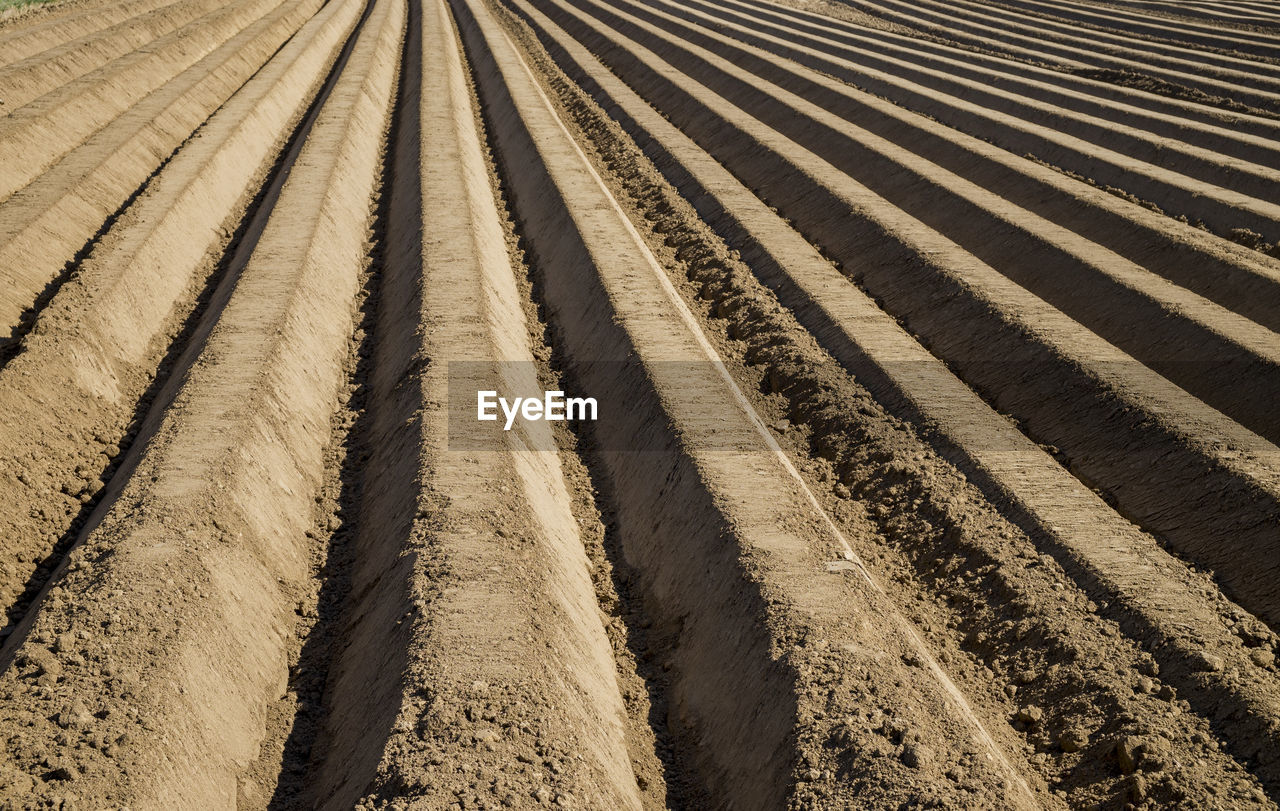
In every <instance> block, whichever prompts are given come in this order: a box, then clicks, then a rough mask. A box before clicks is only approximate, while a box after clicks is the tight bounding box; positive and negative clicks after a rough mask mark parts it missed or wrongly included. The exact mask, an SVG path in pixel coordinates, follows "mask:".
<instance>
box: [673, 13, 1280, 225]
mask: <svg viewBox="0 0 1280 811" xmlns="http://www.w3.org/2000/svg"><path fill="white" fill-rule="evenodd" d="M665 10H668V11H670V8H667V9H665ZM698 10H701V13H698ZM672 13H677V14H678V15H679V16H680V17H682V18H684V19H688V20H690V21H691V22H695V23H698V24H699V25H703V26H707V25H708V24H710V25H711V26H712V27H713V30H716V31H717V32H718V33H723V34H727V35H729V36H732V37H734V38H736V39H739V40H742V41H743V42H747V43H750V44H752V45H755V46H757V47H760V48H762V49H764V50H766V51H769V52H770V53H773V54H776V55H779V56H784V57H786V58H788V59H792V60H795V61H796V62H799V63H800V64H803V65H806V66H808V67H811V68H814V69H815V70H819V71H822V72H824V73H827V74H829V75H832V76H836V77H838V78H841V79H844V80H846V81H849V82H850V83H852V84H855V85H856V86H858V87H860V88H862V89H865V90H868V91H870V92H872V93H875V94H877V95H880V96H883V97H884V98H887V99H889V100H891V101H893V102H894V103H896V104H900V105H902V106H905V107H907V108H909V109H911V110H915V111H917V112H921V113H924V114H926V115H929V116H932V117H933V118H935V119H936V120H938V121H940V122H942V123H944V124H947V125H949V126H953V127H956V128H958V129H961V130H963V131H965V132H968V133H970V134H973V135H976V136H978V137H980V138H983V139H985V140H988V141H990V142H991V143H994V144H996V145H998V146H1001V147H1003V148H1005V149H1008V150H1009V151H1011V152H1014V153H1015V154H1020V155H1021V154H1027V153H1030V154H1033V155H1035V156H1036V157H1038V158H1040V159H1042V160H1046V161H1048V162H1050V163H1053V164H1056V165H1059V166H1061V167H1063V168H1065V169H1070V170H1073V171H1075V172H1077V173H1081V174H1084V175H1086V176H1088V177H1089V178H1090V179H1091V180H1094V181H1097V182H1098V183H1100V184H1103V185H1110V186H1117V187H1120V188H1123V189H1125V190H1126V191H1129V192H1131V193H1133V194H1137V195H1138V196H1140V197H1144V198H1145V199H1147V200H1150V201H1153V202H1157V203H1159V204H1160V205H1161V206H1162V207H1163V208H1165V209H1166V210H1171V211H1172V213H1174V214H1178V213H1181V214H1183V215H1185V216H1189V217H1191V218H1193V219H1194V218H1199V219H1204V220H1206V223H1208V224H1211V225H1216V227H1217V228H1218V229H1219V231H1220V232H1222V233H1227V232H1228V231H1229V230H1230V228H1232V227H1235V226H1234V225H1231V223H1233V222H1236V221H1237V217H1238V216H1239V215H1238V214H1237V212H1236V208H1235V205H1233V204H1228V207H1227V208H1226V209H1225V211H1219V212H1218V213H1217V214H1216V216H1215V215H1213V214H1208V215H1206V213H1205V211H1204V209H1203V208H1201V206H1200V199H1201V198H1202V197H1204V196H1206V195H1207V196H1208V197H1209V198H1214V197H1217V198H1218V199H1219V200H1221V199H1223V196H1224V195H1229V196H1230V197H1232V198H1233V199H1235V200H1237V201H1239V200H1240V199H1241V197H1244V196H1247V197H1252V198H1255V199H1256V200H1257V201H1258V202H1260V203H1263V205H1264V206H1265V205H1266V202H1265V201H1268V200H1274V199H1277V197H1278V196H1280V171H1277V170H1276V169H1275V168H1273V167H1271V166H1268V165H1266V164H1255V163H1252V162H1250V161H1248V160H1247V159H1239V160H1228V159H1227V157H1226V156H1225V155H1224V154H1223V153H1221V152H1218V151H1216V150H1214V149H1209V148H1205V147H1202V146H1199V142H1200V141H1201V140H1202V139H1201V138H1200V135H1201V128H1195V127H1192V126H1190V122H1186V121H1185V120H1180V121H1179V125H1180V126H1179V132H1178V137H1179V138H1181V140H1172V139H1170V138H1167V137H1159V136H1156V135H1155V134H1152V133H1148V132H1146V131H1145V130H1143V129H1140V128H1138V127H1130V126H1127V125H1125V124H1124V123H1122V122H1123V119H1124V118H1125V111H1123V110H1114V109H1113V108H1111V107H1109V106H1105V105H1104V106H1103V107H1102V108H1101V109H1100V110H1099V113H1100V114H1099V115H1087V114H1086V115H1082V114H1080V112H1079V111H1070V110H1069V109H1067V108H1064V106H1063V103H1062V102H1063V98H1062V97H1063V95H1064V94H1063V93H1062V91H1059V90H1056V89H1055V88H1053V87H1051V86H1048V85H1045V84H1043V83H1039V84H1038V86H1037V85H1033V86H1032V87H1031V88H1030V89H1031V90H1032V92H1034V93H1036V95H1037V96H1038V97H1031V96H1027V95H1022V94H1020V93H1016V92H1010V91H1009V90H1007V89H1005V88H1006V86H1007V84H1008V83H1007V82H1005V81H1004V80H1003V79H1004V77H1003V76H1002V75H1001V74H1000V73H998V72H996V71H983V72H980V73H979V74H978V75H977V76H976V77H975V78H974V79H972V80H970V79H963V78H957V77H956V76H955V75H954V73H955V71H954V66H953V63H950V62H940V63H938V64H936V67H935V66H933V65H922V64H920V63H921V62H922V61H924V60H921V59H920V58H919V57H918V56H917V55H915V54H907V53H904V54H902V57H901V58H898V57H894V56H888V57H881V56H880V55H879V54H878V53H875V52H872V51H868V50H865V49H862V48H858V47H856V46H853V45H852V44H848V45H844V46H842V45H841V43H838V42H836V41H834V40H831V39H827V38H826V37H823V36H818V35H811V34H805V33H802V32H799V31H796V30H795V27H794V26H793V25H791V23H790V21H786V18H785V17H784V16H783V15H770V16H771V17H773V18H774V19H775V20H777V22H773V21H770V20H766V19H762V17H761V16H760V15H747V14H743V13H741V12H740V11H737V10H735V9H734V8H733V7H732V6H728V5H721V6H714V5H711V4H707V3H697V4H694V6H693V7H684V10H683V12H672ZM784 21H786V22H785V24H784ZM1233 138H1234V136H1233ZM1190 140H1194V141H1196V143H1195V144H1192V143H1188V141H1190ZM1236 146H1237V148H1242V147H1243V148H1246V149H1247V148H1248V145H1246V144H1240V143H1237V144H1236ZM1259 146H1262V149H1261V150H1259V152H1260V153H1261V154H1259V157H1260V158H1263V159H1264V160H1268V161H1271V162H1273V163H1274V162H1276V161H1277V160H1280V150H1278V149H1277V144H1276V142H1274V141H1263V142H1262V144H1260V145H1259ZM1161 170H1168V171H1167V172H1165V171H1161ZM1188 181H1190V183H1191V185H1188ZM1195 181H1203V184H1201V183H1196V182H1195ZM1237 195H1239V196H1240V197H1237ZM1246 205H1247V204H1246ZM1276 215H1277V212H1276V211H1271V210H1266V211H1265V213H1263V214H1262V216H1261V218H1260V221H1261V222H1262V223H1263V227H1269V228H1271V229H1275V228H1277V227H1280V226H1276V225H1275V223H1274V220H1275V219H1276ZM1246 216H1247V215H1246Z"/></svg>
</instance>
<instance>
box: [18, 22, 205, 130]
mask: <svg viewBox="0 0 1280 811" xmlns="http://www.w3.org/2000/svg"><path fill="white" fill-rule="evenodd" d="M207 12H208V5H207V4H204V3H201V2H199V0H179V2H177V3H173V4H171V5H166V6H161V7H159V8H154V9H151V10H149V11H147V12H145V13H142V14H139V15H138V16H136V17H133V18H131V19H128V20H125V21H123V22H121V23H119V24H117V25H114V26H112V27H110V28H107V29H105V30H103V31H99V32H95V33H94V34H93V35H92V36H89V37H85V38H83V39H79V40H74V41H71V42H67V43H65V44H62V45H60V46H58V47H56V48H52V49H50V50H49V51H46V52H44V53H41V54H38V55H36V56H33V57H31V58H29V59H24V60H22V61H21V62H18V63H16V64H13V65H9V66H7V67H5V68H0V115H3V114H7V113H10V112H12V111H14V110H18V109H21V108H22V107H23V106H24V105H26V104H27V103H28V102H30V101H31V100H33V99H35V98H38V97H39V96H41V95H42V94H44V93H47V92H49V91H51V90H54V89H56V88H58V87H60V86H62V85H64V84H66V83H67V82H70V81H72V80H74V79H77V78H79V77H80V76H83V75H84V74H86V73H88V72H89V71H91V70H94V69H96V68H99V67H101V66H102V65H104V64H106V63H107V62H110V61H112V60H114V59H117V58H119V57H121V56H124V55H125V54H128V53H131V52H132V51H135V50H137V49H139V48H142V47H144V46H146V45H148V44H150V43H151V42H153V41H154V40H156V39H157V38H159V37H162V36H164V35H165V34H168V33H169V32H171V31H173V30H175V29H177V28H179V27H180V26H184V25H186V24H187V23H189V22H191V21H192V20H195V19H196V18H198V17H201V16H203V15H204V14H206V13H207Z"/></svg>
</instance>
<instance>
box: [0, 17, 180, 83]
mask: <svg viewBox="0 0 1280 811" xmlns="http://www.w3.org/2000/svg"><path fill="white" fill-rule="evenodd" d="M172 1H173V0H130V2H125V3H101V2H98V3H90V4H81V5H80V7H78V8H76V7H71V8H67V9H66V11H64V8H66V4H58V5H54V6H51V7H46V8H45V9H42V14H41V16H40V18H39V20H38V21H35V22H30V23H27V24H25V25H12V26H9V27H7V28H0V67H4V68H8V66H10V65H13V64H15V63H18V62H21V61H22V60H24V59H27V58H29V57H32V56H35V55H37V54H41V53H45V52H51V51H54V50H55V49H57V48H60V47H64V46H66V45H67V44H68V43H71V42H76V41H79V40H83V41H92V40H93V39H94V38H95V35H96V34H97V33H98V32H100V31H102V30H104V29H107V28H110V27H112V26H115V25H119V24H121V23H125V22H128V21H129V20H131V19H133V18H136V17H139V16H141V15H143V14H147V13H148V12H151V11H153V10H155V9H159V8H163V7H164V6H165V5H168V4H169V3H171V2H172Z"/></svg>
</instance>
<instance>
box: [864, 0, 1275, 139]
mask: <svg viewBox="0 0 1280 811" xmlns="http://www.w3.org/2000/svg"><path fill="white" fill-rule="evenodd" d="M843 1H844V2H846V3H847V4H848V5H849V6H850V7H852V8H855V9H858V10H859V11H864V12H866V13H868V14H872V15H875V16H877V17H880V18H882V19H885V20H889V21H892V22H895V23H898V24H901V25H906V26H908V27H910V28H915V29H917V30H919V29H921V28H922V27H923V29H925V30H928V31H932V32H935V33H937V34H938V35H939V36H942V37H945V38H946V39H948V40H950V41H954V42H963V43H966V44H970V45H976V46H978V47H981V48H985V49H988V50H992V51H996V52H998V53H1007V54H1011V55H1014V56H1017V57H1019V58H1023V59H1030V60H1033V61H1035V62H1037V63H1048V64H1057V65H1061V66H1063V67H1066V68H1075V69H1080V68H1088V67H1094V68H1107V69H1113V70H1120V71H1131V72H1133V73H1136V74H1139V75H1146V76H1153V77H1156V78H1158V79H1161V80H1166V81H1169V82H1173V83H1176V84H1178V85H1181V86H1183V87H1189V88H1193V89H1196V90H1199V91H1201V92H1204V93H1207V94H1209V95H1212V96H1220V97H1223V98H1227V99H1234V100H1235V101H1238V102H1243V103H1245V104H1249V105H1252V106H1254V107H1258V108H1260V109H1262V110H1266V111H1268V112H1270V113H1272V114H1276V113H1280V92H1278V91H1280V82H1277V80H1276V79H1274V78H1272V77H1269V76H1261V75H1256V74H1254V73H1253V72H1252V71H1246V70H1241V69H1235V70H1231V69H1226V68H1213V69H1212V71H1210V69H1209V68H1210V66H1205V65H1203V64H1200V63H1197V62H1191V61H1188V60H1175V59H1171V58H1164V57H1159V56H1156V55H1154V54H1148V53H1142V54H1141V58H1126V57H1124V56H1118V55H1113V54H1112V53H1111V52H1110V51H1108V50H1107V49H1106V48H1103V47H1098V48H1093V49H1090V48H1084V47H1078V46H1074V45H1066V44H1061V43H1056V42H1052V41H1049V40H1046V39H1043V38H1040V37H1036V36H1029V35H1023V34H1018V33H1016V32H1013V31H1009V30H1005V29H1002V28H999V27H996V26H990V25H983V24H980V23H972V22H968V21H966V20H964V19H962V18H959V17H954V16H952V15H950V14H947V13H945V12H942V11H935V10H934V9H933V8H932V7H931V6H927V5H926V6H921V5H913V6H911V7H909V8H908V7H907V6H906V5H905V4H901V3H898V2H897V1H896V0H874V1H873V0H843ZM1130 44H1131V45H1134V43H1130ZM1135 49H1136V48H1128V49H1125V50H1124V51H1123V52H1124V53H1130V54H1132V53H1133V52H1134V50H1135ZM1135 56H1137V54H1135Z"/></svg>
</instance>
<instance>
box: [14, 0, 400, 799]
mask: <svg viewBox="0 0 1280 811" xmlns="http://www.w3.org/2000/svg"><path fill="white" fill-rule="evenodd" d="M402 24H403V6H402V5H401V4H399V3H395V2H390V1H388V2H381V3H378V4H376V5H375V6H374V8H373V12H372V15H371V16H370V17H369V19H368V23H367V24H366V25H365V26H364V27H363V28H362V29H361V32H360V34H359V39H358V40H357V41H356V43H355V46H354V48H353V49H352V50H351V51H350V58H349V59H348V60H347V62H346V66H345V69H343V70H342V72H341V74H340V75H339V77H338V80H337V82H336V84H334V86H333V89H332V92H330V93H329V95H328V98H327V99H326V101H325V104H324V107H323V108H322V109H321V111H320V114H319V117H318V118H317V120H316V123H315V126H314V127H313V128H312V130H311V133H310V135H309V137H308V138H307V140H306V143H305V145H304V146H303V149H302V151H301V153H300V154H299V156H298V159H297V162H296V163H295V164H294V165H293V167H292V169H291V171H290V174H289V178H288V180H287V181H286V183H285V184H284V187H283V189H282V191H281V193H280V200H279V203H278V204H277V205H276V207H275V209H274V212H273V216H272V217H271V219H270V220H269V221H268V223H267V225H266V228H265V230H264V231H263V234H262V236H261V239H259V240H258V242H257V245H256V248H255V251H254V255H253V257H252V258H251V259H250V261H249V263H248V265H247V266H246V268H245V269H244V272H243V273H242V274H241V276H240V278H239V280H238V283H237V285H236V289H235V291H234V292H233V293H232V295H231V297H230V300H229V301H228V303H227V305H226V307H225V309H224V310H222V312H221V314H220V317H219V318H218V321H217V324H216V325H215V327H214V328H213V330H212V332H211V333H210V335H209V338H208V341H207V342H206V343H205V345H204V348H203V350H202V352H201V354H200V358H199V359H198V360H197V362H196V363H195V364H194V365H193V366H192V368H191V370H190V371H189V372H188V373H187V375H186V378H185V380H184V381H183V385H182V387H181V389H180V391H179V392H178V394H177V396H176V398H175V399H174V401H173V403H172V404H171V405H170V406H169V407H168V408H167V409H165V411H164V413H163V414H162V415H160V419H159V425H158V426H157V428H156V430H155V433H154V435H153V436H151V437H150V438H149V439H148V442H147V447H146V449H145V452H144V453H143V454H142V455H141V458H140V459H139V460H138V463H137V467H136V469H135V470H133V472H132V475H131V476H130V478H129V480H128V482H127V483H126V485H125V487H124V489H123V491H122V492H121V493H120V495H119V496H118V497H117V498H115V499H113V500H112V502H111V503H109V504H104V505H102V507H101V508H100V510H101V512H103V513H104V514H103V515H102V520H101V523H100V524H98V525H97V526H96V527H95V528H94V529H93V530H92V532H91V533H90V534H89V535H88V537H87V538H86V540H85V543H84V545H83V546H81V547H80V548H79V549H78V550H77V551H76V552H75V553H74V554H73V556H72V561H71V564H70V566H69V567H68V571H67V574H66V575H65V577H63V578H62V579H60V580H59V581H58V582H57V583H55V584H54V586H53V587H52V588H51V589H50V590H49V592H48V594H47V595H46V596H45V598H44V600H43V602H42V603H41V609H40V611H39V612H38V614H37V615H36V618H35V621H34V623H32V627H31V628H30V631H29V633H28V634H27V635H26V637H25V638H24V639H23V640H22V642H21V644H20V645H18V646H17V648H16V650H14V651H13V653H14V657H13V659H12V666H10V667H8V668H7V670H6V672H5V674H4V677H3V679H2V681H3V686H2V687H0V691H2V692H3V693H4V694H5V695H6V696H7V697H8V698H7V704H6V710H7V713H8V714H9V715H10V717H11V719H12V720H11V723H12V724H13V729H14V730H15V733H14V734H13V735H11V736H10V737H9V738H8V739H7V741H6V745H7V746H8V751H9V757H10V763H11V764H12V768H16V769H18V770H19V772H18V773H17V774H16V775H11V776H10V777H9V781H8V788H7V789H6V790H7V791H8V792H9V796H10V797H13V798H14V799H15V800H17V801H20V802H21V801H24V800H26V799H29V798H32V797H42V798H49V797H52V796H55V795H60V796H62V797H64V798H65V797H66V796H67V795H71V796H73V797H74V798H76V799H75V800H74V802H80V803H83V804H85V805H90V806H95V807H96V806H102V805H105V804H115V805H119V804H125V805H130V806H137V807H228V806H230V805H233V804H234V803H235V798H236V796H237V791H238V787H237V779H238V777H239V776H240V774H241V773H242V771H243V770H244V769H245V768H246V767H247V766H248V765H249V763H251V762H252V761H253V760H254V758H256V757H257V755H258V745H259V743H260V742H261V740H262V739H263V736H264V734H265V733H264V724H265V711H266V708H267V707H268V705H270V704H271V703H272V702H274V701H275V700H276V699H277V698H278V696H279V695H280V692H281V687H282V684H283V682H284V679H285V677H286V675H287V674H286V650H285V649H286V644H285V634H286V632H287V629H288V628H289V627H290V626H291V623H290V621H289V618H290V617H292V616H293V610H294V606H295V604H296V600H297V595H298V593H299V592H300V591H301V590H302V589H303V588H304V586H303V584H304V583H305V581H306V580H307V579H308V577H309V573H310V572H309V566H308V563H309V558H310V550H309V548H308V544H309V541H307V539H306V538H305V535H304V531H305V530H306V529H307V528H308V526H309V525H310V523H311V516H312V508H313V504H314V500H313V499H314V493H315V492H316V491H317V489H318V486H319V484H320V481H319V480H320V478H321V473H322V470H323V465H322V454H323V449H324V444H325V442H326V441H327V440H328V438H329V416H330V414H331V413H332V411H333V410H334V407H335V405H336V401H337V395H338V391H339V389H340V387H341V382H342V381H341V372H342V366H343V360H344V358H345V355H346V351H347V346H348V339H349V336H350V333H351V329H352V326H353V319H352V316H353V312H352V309H353V302H354V301H355V296H356V292H357V285H358V280H359V276H360V272H361V268H362V266H363V264H364V262H365V256H364V253H365V249H366V243H365V240H366V225H367V222H368V219H369V215H370V209H371V205H370V195H371V193H372V191H373V188H374V183H375V180H376V171H377V167H378V164H379V156H380V152H381V147H382V136H383V134H384V127H383V125H384V123H385V120H386V115H387V113H388V110H389V107H390V101H391V96H392V89H393V83H394V79H395V70H396V63H397V54H398V52H399V45H400V36H401V33H402ZM264 493H269V494H270V495H269V496H266V497H264ZM73 618H74V620H73ZM89 627H95V628H100V629H101V630H100V631H99V632H98V633H97V634H89V633H87V628H89ZM28 725H29V726H28ZM23 727H25V729H24V728H23ZM59 737H61V738H63V739H65V742H63V743H58V741H57V739H58V738H59ZM50 741H52V742H54V743H53V744H50V743H48V742H50ZM76 744H81V745H76ZM83 744H88V745H87V746H85V745H83ZM54 746H56V751H54V750H53V747H54Z"/></svg>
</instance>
